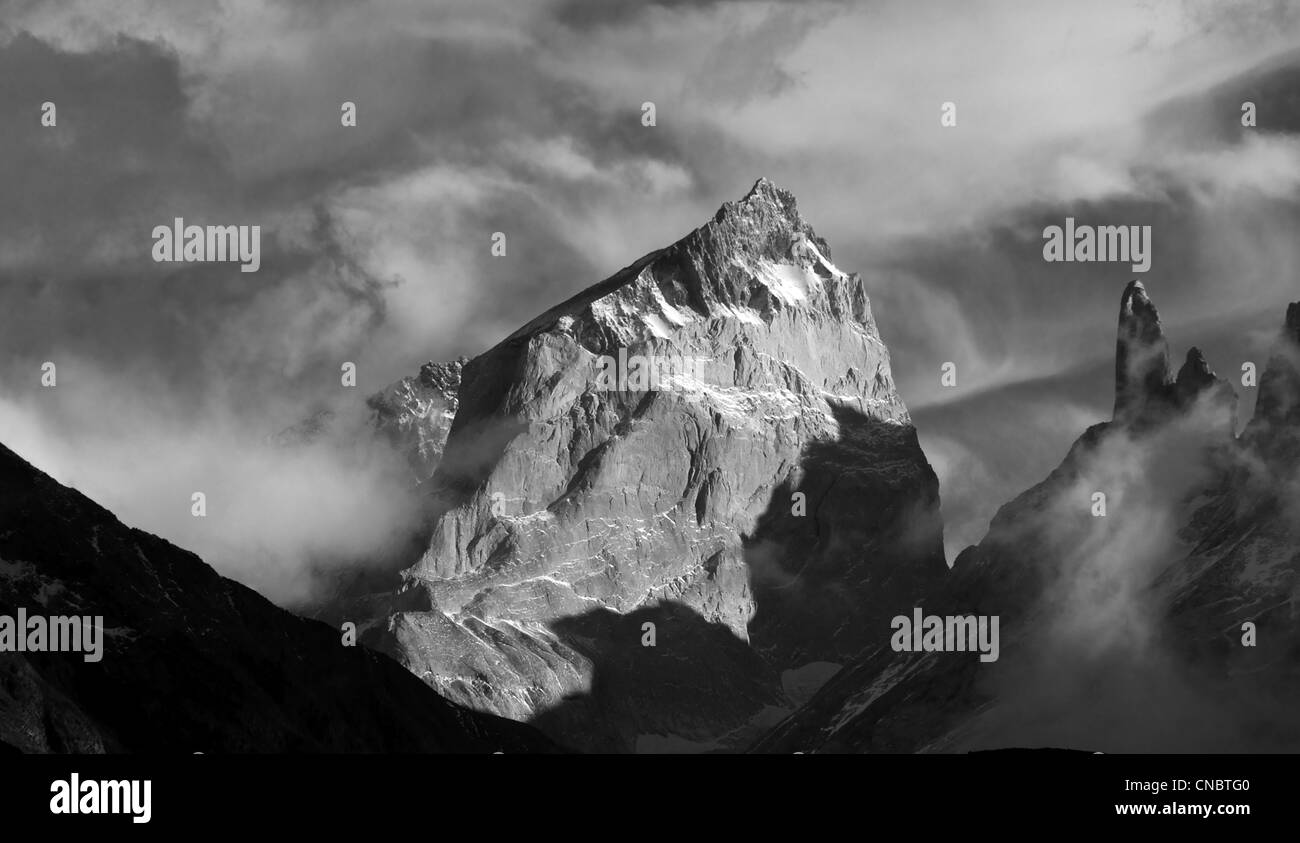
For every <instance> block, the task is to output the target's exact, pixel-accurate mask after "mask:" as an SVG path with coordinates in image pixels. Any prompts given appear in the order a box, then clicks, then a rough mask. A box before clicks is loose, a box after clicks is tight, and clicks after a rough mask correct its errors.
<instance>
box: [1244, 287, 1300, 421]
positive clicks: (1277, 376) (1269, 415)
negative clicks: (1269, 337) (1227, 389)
mask: <svg viewBox="0 0 1300 843" xmlns="http://www.w3.org/2000/svg"><path fill="white" fill-rule="evenodd" d="M1255 419H1256V420H1257V421H1259V422H1260V423H1263V424H1288V425H1289V424H1296V423H1300V302H1293V303H1292V304H1290V305H1289V306H1288V307H1287V309H1286V322H1285V323H1284V324H1283V328H1282V336H1281V337H1280V338H1279V340H1278V342H1277V345H1276V346H1275V347H1274V348H1273V353H1272V355H1271V356H1270V357H1269V361H1268V365H1267V366H1265V367H1264V374H1263V375H1262V376H1261V377H1260V379H1259V400H1258V402H1257V403H1256V405H1255Z"/></svg>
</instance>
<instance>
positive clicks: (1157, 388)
mask: <svg viewBox="0 0 1300 843" xmlns="http://www.w3.org/2000/svg"><path fill="white" fill-rule="evenodd" d="M1170 383H1171V379H1170V376H1169V342H1168V340H1166V339H1165V332H1164V327H1163V326H1162V325H1161V324H1160V313H1159V311H1157V310H1156V306H1155V304H1153V303H1152V301H1151V298H1150V297H1149V296H1148V295H1147V291H1146V287H1144V286H1142V282H1141V281H1131V282H1129V285H1128V286H1127V287H1125V288H1124V295H1123V296H1122V297H1121V299H1120V305H1119V336H1118V339H1117V341H1116V345H1115V414H1114V417H1115V419H1116V420H1117V421H1119V420H1124V419H1131V418H1132V417H1133V416H1135V415H1137V414H1138V413H1140V411H1141V410H1142V409H1143V408H1144V407H1145V406H1146V405H1147V404H1148V403H1149V402H1150V400H1151V399H1152V398H1155V397H1158V396H1163V395H1164V394H1165V393H1166V392H1167V391H1168V387H1169V384H1170Z"/></svg>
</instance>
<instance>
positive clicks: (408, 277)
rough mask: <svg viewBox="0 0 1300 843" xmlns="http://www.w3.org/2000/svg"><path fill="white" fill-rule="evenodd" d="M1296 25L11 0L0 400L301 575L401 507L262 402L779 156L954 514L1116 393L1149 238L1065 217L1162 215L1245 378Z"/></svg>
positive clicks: (702, 199) (333, 387)
mask: <svg viewBox="0 0 1300 843" xmlns="http://www.w3.org/2000/svg"><path fill="white" fill-rule="evenodd" d="M1297 48H1300V6H1295V5H1293V4H1289V3H1286V2H1280V0H1279V2H1249V3H1247V2H1230V0H1214V2H1210V0H1204V1H1203V2H1202V1H1201V0H1195V1H1190V2H1174V1H1173V0H1168V2H1126V3H1117V2H1089V3H1087V4H1069V5H1068V6H1067V5H1065V4H1046V3H1026V2H1018V0H1008V2H1000V3H973V2H966V0H952V1H951V2H934V3H916V2H862V3H850V2H815V1H813V0H802V1H801V2H745V0H732V1H731V2H724V1H723V0H710V1H709V2H690V1H689V0H659V2H642V3H632V2H622V0H618V2H615V1H614V0H558V2H542V1H541V0H537V2H518V0H447V1H446V2H400V0H389V2H382V3H381V2H374V3H367V2H334V0H331V1H330V2H253V0H249V2H235V1H234V0H231V2H205V3H199V2H163V0H157V1H156V2H143V1H142V2H131V1H130V0H119V2H114V3H112V4H106V3H102V2H92V0H86V2H67V3H57V4H55V3H48V2H0V185H3V187H4V191H3V200H2V201H0V441H2V442H4V443H5V444H7V445H8V446H10V447H12V448H14V449H15V450H17V451H18V452H19V453H20V454H22V455H23V456H25V457H27V458H28V459H29V460H31V461H32V462H34V463H35V464H36V465H37V466H39V467H40V468H42V469H44V470H46V471H48V472H50V473H51V474H53V475H54V476H55V477H56V478H58V479H59V480H61V481H63V482H66V483H70V484H72V485H75V486H76V487H77V488H79V489H81V490H82V491H84V492H86V493H87V494H89V495H91V496H92V497H94V498H96V499H97V500H99V501H100V502H101V503H103V504H104V505H106V506H108V507H109V508H111V509H113V510H114V512H116V513H117V514H118V515H119V516H121V517H122V518H123V519H124V520H126V521H127V522H128V523H132V524H134V525H138V526H141V527H143V528H145V529H149V530H151V531H154V532H158V533H160V534H162V535H164V536H166V537H168V538H171V539H173V540H175V541H177V542H178V543H181V544H184V545H186V546H189V547H192V548H194V549H195V550H197V551H199V552H200V553H202V554H203V555H204V556H205V557H207V558H208V559H209V560H210V561H212V562H213V563H214V564H216V565H217V566H218V568H220V569H221V570H222V571H223V572H225V573H228V574H230V575H232V576H235V577H237V578H239V579H242V580H244V581H246V582H249V583H250V584H252V585H254V586H255V587H258V588H260V589H262V590H263V591H264V592H266V593H267V594H268V595H270V596H272V597H273V598H275V599H281V600H284V599H289V598H291V597H293V596H294V595H295V593H296V591H297V590H298V589H300V588H301V582H299V579H300V571H299V563H300V562H301V561H302V560H303V559H305V558H309V557H311V556H312V555H313V554H318V553H324V552H334V553H340V552H341V553H345V554H346V553H350V552H356V553H364V552H365V550H366V549H367V548H369V547H372V546H373V545H374V543H375V541H376V540H377V539H378V538H379V537H382V536H384V535H386V534H388V533H391V532H392V531H393V530H395V529H397V528H399V527H400V526H401V525H402V524H403V523H404V522H405V520H406V519H407V518H408V517H409V512H408V511H407V509H406V507H405V504H404V503H403V502H402V501H401V500H397V499H394V498H392V497H391V495H390V494H389V492H388V490H387V486H386V484H385V482H384V479H383V478H384V471H383V470H381V469H382V467H377V466H376V465H375V459H372V458H371V457H370V456H365V457H358V456H357V455H355V454H338V455H335V456H331V457H329V458H325V459H305V458H302V457H300V456H295V455H293V454H292V453H288V454H286V453H284V452H281V451H277V450H275V449H272V448H270V447H268V446H267V445H266V444H265V442H264V438H265V437H266V435H267V434H269V433H273V432H275V431H276V430H279V429H280V428H283V427H285V426H287V425H289V424H292V423H294V422H296V421H298V420H300V419H302V418H304V417H305V416H307V415H309V414H311V413H312V412H314V411H316V410H319V409H323V408H327V407H329V408H333V409H335V410H336V411H338V412H340V413H344V414H346V413H348V412H349V410H352V411H358V410H359V408H360V406H361V403H362V402H363V400H364V397H365V396H366V395H367V394H369V393H371V392H374V391H376V390H378V389H379V388H381V387H382V386H384V385H385V384H387V383H388V382H390V381H392V380H393V379H395V378H397V377H399V376H401V375H404V374H410V373H413V372H414V371H415V370H416V369H417V368H418V365H419V363H420V362H422V361H425V360H429V359H449V358H453V357H456V356H458V355H461V354H468V355H473V354H476V353H478V352H481V351H483V350H484V349H486V348H487V347H489V346H490V345H492V344H493V343H495V342H496V341H497V340H499V339H500V338H502V337H503V336H504V335H506V334H507V333H509V332H510V331H512V330H514V329H515V328H516V327H518V326H519V325H520V324H521V323H523V322H525V321H527V320H528V319H529V318H530V317H531V316H533V315H535V314H536V313H538V312H540V311H541V310H544V309H546V308H548V307H549V306H551V305H553V304H555V303H557V302H558V301H559V300H561V299H562V298H564V297H566V296H568V295H570V294H572V293H574V292H576V291H577V290H579V289H581V288H583V287H586V286H588V285H590V284H591V283H594V282H596V281H598V280H601V279H603V278H605V277H606V276H608V275H610V274H611V273H612V272H613V271H615V270H617V269H618V268H620V267H622V266H624V265H626V264H628V263H630V262H632V261H633V260H634V259H635V258H637V257H639V256H640V255H641V254H643V253H645V252H647V251H650V250H652V249H654V248H658V247H660V246H663V245H666V244H668V243H669V242H672V241H673V240H675V239H677V238H678V237H680V236H681V235H683V234H685V233H686V232H688V231H689V230H690V229H692V228H694V227H696V226H697V225H700V224H701V223H703V222H704V221H706V220H707V219H708V218H709V217H710V216H711V215H712V214H713V213H714V211H715V210H716V209H717V207H718V206H719V205H720V204H722V203H723V202H724V201H727V200H731V199H736V198H739V197H740V196H741V195H743V194H744V193H745V192H746V191H747V189H748V188H749V187H750V185H751V184H752V183H753V182H754V180H755V179H756V178H758V177H759V176H768V177H770V178H772V179H773V180H774V181H776V182H777V184H779V185H781V186H782V187H785V188H787V189H789V190H791V191H793V192H794V193H795V194H796V195H797V196H798V199H799V204H800V208H801V210H802V212H803V213H804V215H805V216H806V217H807V219H808V220H809V221H810V222H811V223H812V224H813V225H814V227H816V228H817V230H818V232H819V234H821V235H822V236H823V237H824V238H826V239H827V240H828V241H829V242H830V244H831V246H832V249H833V253H834V254H833V257H834V259H835V262H836V263H837V264H838V265H839V266H840V268H842V269H845V270H849V271H858V272H860V273H862V275H863V277H864V278H865V279H866V280H867V283H868V286H869V290H870V292H871V295H872V301H873V305H874V308H875V312H876V316H877V318H878V320H879V322H880V325H881V330H882V333H883V334H884V337H885V340H886V342H887V343H888V344H889V346H890V348H891V352H892V355H893V361H894V372H895V376H896V379H897V380H898V383H899V386H900V389H901V391H902V394H903V397H904V399H905V401H906V402H907V403H908V405H909V407H911V408H912V411H913V416H914V419H915V421H916V422H917V424H918V427H919V429H920V433H921V439H922V444H923V446H924V447H925V449H926V452H927V454H928V455H929V457H930V459H931V461H932V462H933V463H934V465H935V467H936V470H937V471H938V473H939V476H940V482H941V493H942V495H943V499H944V509H945V518H946V520H947V522H948V546H949V551H950V555H951V554H952V553H955V551H956V550H959V549H960V548H961V547H962V546H964V545H965V544H968V543H970V542H973V541H977V540H978V539H979V538H980V536H981V535H982V533H983V529H984V527H985V525H986V524H987V521H988V519H989V517H990V516H991V515H992V513H993V511H994V510H995V509H996V508H997V506H998V505H999V504H1000V503H1002V502H1003V501H1005V500H1006V499H1008V498H1009V497H1011V496H1013V495H1014V494H1016V493H1018V492H1019V491H1021V490H1023V489H1024V488H1025V487H1027V486H1029V485H1031V484H1032V483H1034V482H1036V481H1037V480H1039V479H1041V478H1042V477H1043V476H1044V475H1045V474H1046V473H1047V472H1048V471H1050V470H1051V469H1052V468H1053V467H1054V466H1055V465H1056V464H1057V463H1058V462H1059V460H1060V458H1061V457H1062V456H1063V455H1064V453H1065V451H1066V449H1067V448H1068V446H1069V443H1070V442H1071V441H1072V440H1073V439H1074V438H1075V437H1076V436H1077V435H1078V434H1079V433H1080V432H1081V431H1082V430H1083V429H1084V427H1086V426H1087V425H1089V424H1091V423H1094V422H1096V421H1100V420H1103V419H1105V418H1108V416H1109V409H1110V402H1111V370H1112V366H1113V351H1114V330H1115V319H1116V315H1117V309H1118V304H1119V297H1120V292H1121V290H1122V289H1123V287H1124V285H1125V283H1127V281H1128V280H1130V278H1132V277H1135V276H1134V274H1133V273H1132V272H1131V270H1130V269H1129V268H1128V265H1127V264H1125V263H1111V264H1048V263H1045V262H1044V261H1043V259H1042V239H1041V235H1042V230H1043V227H1044V226H1045V225H1048V224H1052V223H1056V224H1060V223H1061V222H1062V221H1063V220H1064V217H1065V216H1067V215H1072V216H1075V217H1076V218H1077V219H1079V221H1080V222H1082V223H1092V224H1104V225H1121V224H1134V225H1137V224H1147V225H1152V226H1153V235H1154V244H1155V245H1154V259H1153V263H1152V267H1151V270H1150V271H1149V272H1147V273H1145V274H1143V275H1141V276H1137V277H1141V278H1142V280H1143V281H1144V283H1145V284H1146V286H1147V288H1148V290H1149V292H1150V293H1151V296H1152V298H1153V299H1154V300H1155V302H1156V304H1157V305H1158V306H1159V307H1160V309H1161V313H1162V316H1163V318H1164V322H1165V326H1166V328H1167V330H1168V332H1169V334H1170V338H1171V344H1172V348H1173V352H1174V354H1175V357H1176V361H1175V362H1176V364H1177V363H1178V362H1181V358H1182V355H1183V354H1185V352H1186V350H1187V347H1188V346H1189V345H1192V344H1196V345H1199V346H1201V347H1202V348H1203V349H1204V350H1205V351H1206V354H1207V356H1208V357H1209V359H1210V362H1211V364H1212V365H1213V366H1214V367H1215V368H1216V369H1217V370H1218V371H1219V372H1220V373H1222V374H1225V375H1227V376H1230V377H1232V378H1233V379H1234V381H1235V382H1236V384H1237V386H1238V389H1239V392H1241V394H1242V400H1243V407H1244V409H1245V410H1246V411H1249V409H1250V407H1251V405H1252V404H1253V395H1252V392H1253V390H1251V389H1249V388H1245V387H1242V386H1241V384H1240V380H1239V377H1238V376H1239V372H1240V367H1241V364H1242V362H1243V361H1247V360H1253V361H1256V362H1258V363H1261V364H1262V362H1263V356H1262V355H1263V354H1264V351H1263V349H1264V348H1265V347H1266V345H1267V343H1268V342H1269V340H1270V338H1271V337H1272V335H1273V334H1274V333H1275V331H1276V330H1277V328H1278V327H1279V326H1280V324H1281V320H1282V316H1283V313H1284V312H1285V303H1286V302H1288V301H1294V300H1296V299H1300V281H1298V280H1297V279H1298V277H1300V276H1298V275H1297V273H1298V272H1300V265H1297V259H1298V258H1300V238H1297V237H1296V236H1295V232H1296V230H1297V228H1296V226H1297V223H1300V204H1298V203H1297V199H1298V198H1300V138H1297V136H1296V134H1295V131H1296V130H1297V129H1298V128H1300V99H1297V97H1296V96H1295V94H1294V91H1295V90H1296V89H1297V84H1296V83H1297V82H1298V81H1300V53H1297V54H1293V53H1292V52H1291V51H1292V50H1295V49H1297ZM1246 99H1250V100H1253V101H1255V102H1256V103H1257V109H1258V126H1257V127H1255V128H1250V129H1247V128H1243V127H1242V126H1241V121H1240V117H1241V103H1242V101H1243V100H1246ZM46 101H50V102H54V103H55V104H56V106H57V115H58V123H57V126H56V127H42V126H41V123H40V117H41V104H42V103H43V102H46ZM344 101H352V102H355V103H356V106H357V114H358V125H357V126H356V127H343V126H341V125H340V120H339V116H340V104H341V103H342V102H344ZM645 101H652V102H654V103H655V105H656V108H657V125H656V126H654V127H645V126H643V125H642V124H641V120H640V117H641V104H642V103H643V102H645ZM944 102H953V103H955V104H956V108H957V125H956V126H955V127H947V128H946V127H942V126H941V125H940V119H939V118H940V107H941V104H942V103H944ZM176 216H181V217H184V218H185V219H186V220H187V221H188V222H192V223H198V224H238V225H260V226H261V227H262V232H263V241H262V259H261V269H260V271H258V272H257V273H247V274H246V273H240V272H239V271H238V268H237V266H235V265H233V264H159V263H154V262H153V261H152V260H151V258H150V249H151V247H152V240H151V237H150V232H151V230H152V229H153V227H154V226H155V225H158V224H165V223H169V222H170V221H171V220H172V219H173V218H174V217H176ZM495 231H501V232H504V233H505V234H506V235H507V243H508V250H507V255H506V256H505V257H496V258H494V257H492V256H491V253H490V246H491V236H492V233H493V232H495ZM46 361H50V362H54V363H55V364H56V365H57V367H58V369H57V371H58V386H57V387H56V388H55V389H43V388H42V387H41V386H40V369H41V364H42V363H43V362H46ZM343 361H355V362H356V363H357V366H358V371H359V385H358V388H357V389H353V390H347V389H344V388H342V387H341V386H340V383H339V366H340V364H341V363H342V362H343ZM946 362H952V363H954V364H955V365H956V367H957V373H958V384H957V386H956V387H943V386H941V384H940V370H941V366H942V365H943V364H944V363H946ZM194 490H203V491H205V493H207V494H208V498H209V503H208V506H209V512H210V515H209V518H207V519H194V518H191V517H190V493H191V492H192V491H194Z"/></svg>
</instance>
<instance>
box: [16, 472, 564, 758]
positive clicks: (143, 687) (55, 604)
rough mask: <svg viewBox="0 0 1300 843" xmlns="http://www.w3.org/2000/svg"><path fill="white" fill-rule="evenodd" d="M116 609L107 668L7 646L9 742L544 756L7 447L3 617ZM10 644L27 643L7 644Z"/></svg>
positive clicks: (108, 630)
mask: <svg viewBox="0 0 1300 843" xmlns="http://www.w3.org/2000/svg"><path fill="white" fill-rule="evenodd" d="M19 609H22V610H25V612H26V614H27V615H28V616H33V615H41V616H48V615H55V616H59V615H65V616H66V615H77V616H86V615H89V616H97V615H98V616H102V617H103V623H104V627H105V631H104V642H105V643H104V650H103V653H102V658H101V660H100V661H98V662H86V661H85V660H84V657H83V654H82V653H44V652H24V653H19V652H5V653H0V746H7V747H8V748H13V749H18V750H21V751H24V752H104V751H107V752H122V751H130V752H135V751H147V752H173V753H174V752H179V753H186V754H188V753H192V752H204V753H222V752H321V751H330V752H412V751H414V752H495V751H498V750H500V751H504V752H529V751H549V750H552V749H553V747H554V745H553V744H551V743H550V742H549V741H547V740H546V739H545V738H543V737H542V736H541V734H540V733H538V732H536V731H535V730H533V729H531V728H530V727H527V726H524V725H522V724H518V723H512V722H509V721H506V720H502V719H499V718H496V717H492V716H490V715H484V714H479V713H476V712H471V711H468V710H466V709H464V708H461V707H460V706H456V705H453V704H451V703H448V702H447V701H445V700H443V699H441V698H439V697H438V695H437V694H436V693H434V692H433V691H431V690H430V689H429V688H428V687H426V686H425V685H424V684H422V683H421V682H419V681H418V680H416V679H415V678H414V677H412V676H410V675H409V674H408V673H407V671H405V670H403V669H402V668H401V667H400V666H399V665H397V664H396V663H394V662H393V661H392V660H390V659H389V658H387V657H386V656H382V655H379V654H377V653H374V652H372V651H369V650H366V649H365V648H363V647H345V646H343V643H342V640H341V636H340V633H339V631H338V630H335V629H331V628H329V627H327V626H325V625H324V624H321V623H319V622H316V621H310V620H304V619H302V618H298V617H295V616H293V615H291V614H289V613H288V612H285V611H283V610H281V609H278V608H276V607H275V606H273V605H271V603H269V602H268V601H266V600H265V599H263V598H262V597H260V596H259V595H257V594H256V593H254V592H253V591H250V590H249V589H247V588H244V587H243V586H241V585H239V584H237V583H234V582H232V581H230V580H227V579H225V578H223V577H221V576H219V575H218V574H217V573H216V572H215V571H213V570H212V569H211V568H209V567H208V566H207V565H205V564H204V563H203V562H202V561H201V560H200V559H199V558H198V557H196V556H194V555H193V554H191V553H188V552H186V551H184V550H181V549H180V548H177V547H175V546H173V545H171V544H168V543H167V542H165V541H163V540H162V539H159V538H157V537H155V536H152V535H149V534H148V533H144V532H141V531H139V530H134V529H131V528H129V527H126V526H124V525H123V524H122V523H121V522H119V521H118V520H117V519H116V518H114V517H113V515H112V514H111V513H109V512H107V511H106V510H104V509H102V508H101V507H99V506H97V505H96V504H94V503H93V502H92V501H90V500H88V499H86V498H85V497H84V496H82V495H81V494H79V493H77V492H76V491H73V490H72V489H68V488H65V487H63V486H60V485H59V484H58V483H56V482H54V481H53V480H51V479H50V478H49V477H47V476H45V475H44V474H42V473H40V472H39V471H37V470H36V469H34V468H32V467H31V466H30V465H28V464H27V463H25V462H24V461H23V460H21V459H20V458H19V457H18V456H17V455H15V454H14V453H13V452H11V451H9V450H8V449H6V448H4V447H3V446H0V615H5V616H8V617H9V618H15V617H17V616H18V611H19ZM8 646H12V645H11V644H9V643H8V642H7V648H8Z"/></svg>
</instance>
